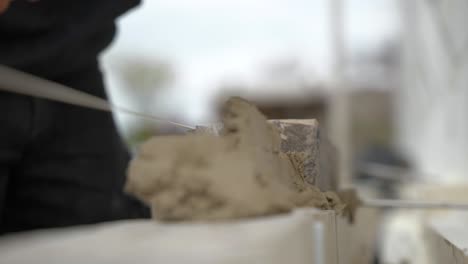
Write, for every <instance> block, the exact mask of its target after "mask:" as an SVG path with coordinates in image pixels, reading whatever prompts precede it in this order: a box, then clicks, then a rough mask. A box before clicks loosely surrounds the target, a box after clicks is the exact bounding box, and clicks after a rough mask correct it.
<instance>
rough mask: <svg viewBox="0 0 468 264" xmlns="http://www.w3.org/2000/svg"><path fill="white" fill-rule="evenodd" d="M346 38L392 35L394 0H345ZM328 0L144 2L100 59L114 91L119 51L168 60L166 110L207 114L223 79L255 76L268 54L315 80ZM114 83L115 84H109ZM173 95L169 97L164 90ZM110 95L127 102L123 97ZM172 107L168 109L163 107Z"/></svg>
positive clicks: (355, 42) (372, 41)
mask: <svg viewBox="0 0 468 264" xmlns="http://www.w3.org/2000/svg"><path fill="white" fill-rule="evenodd" d="M344 2H346V17H345V18H346V20H345V21H346V43H347V45H348V48H349V49H350V50H356V49H361V50H362V49H364V50H365V49H369V48H372V47H375V46H376V45H378V44H379V43H381V42H382V41H384V40H385V39H388V38H390V37H392V36H394V35H395V34H396V33H397V32H398V28H399V26H398V19H397V12H396V6H395V2H396V1H395V0H367V1H366V0H347V1H344ZM328 3H329V1H328V0H151V1H150V0H146V1H143V5H142V6H141V7H139V8H138V9H135V10H134V11H133V12H130V13H129V14H127V15H125V16H124V17H123V18H122V19H121V20H120V21H119V27H120V29H119V35H118V38H117V39H116V41H115V43H114V45H113V46H112V48H111V49H109V50H108V52H107V53H106V54H105V56H104V63H105V66H106V67H105V69H106V72H107V73H108V84H109V86H110V88H111V90H113V91H116V90H118V86H119V83H118V81H117V79H118V78H116V76H115V73H112V63H114V62H115V60H118V59H119V57H122V56H127V57H128V56H132V57H133V56H134V57H136V58H138V57H142V58H145V59H149V60H151V59H153V58H154V59H155V60H160V59H163V60H167V61H170V62H171V63H172V64H173V66H174V67H175V69H176V70H177V77H178V79H177V83H175V89H173V93H180V91H183V95H180V96H178V97H177V99H171V100H176V101H174V102H171V103H170V104H169V105H165V106H164V107H163V108H165V109H175V108H178V109H179V110H180V108H184V109H182V110H180V111H181V113H178V115H182V116H183V118H185V119H189V120H191V121H194V122H197V121H199V120H203V119H204V118H205V116H206V111H207V107H206V105H205V104H206V102H207V101H206V100H207V98H208V97H209V95H210V94H213V93H214V92H215V91H216V89H218V87H219V84H220V82H222V81H223V80H229V79H236V80H242V81H245V82H249V81H253V80H255V79H256V78H258V73H259V69H260V68H261V67H262V66H265V64H266V63H268V62H269V61H271V60H272V59H281V58H289V57H297V58H300V59H301V61H302V63H303V64H304V67H306V68H307V69H310V72H311V73H312V72H313V73H314V74H311V76H314V78H316V77H317V76H318V77H319V78H321V79H324V80H326V79H328V78H329V77H330V65H331V59H332V50H331V42H330V41H331V36H330V31H329V20H330V19H329V13H330V12H329V9H328V6H327V5H328ZM114 88H115V89H114ZM167 96H168V98H174V96H173V95H171V94H169V95H167ZM113 99H114V100H116V101H117V102H118V103H119V104H126V101H125V96H124V95H122V94H120V95H119V93H118V91H116V92H113ZM170 111H172V110H169V112H170Z"/></svg>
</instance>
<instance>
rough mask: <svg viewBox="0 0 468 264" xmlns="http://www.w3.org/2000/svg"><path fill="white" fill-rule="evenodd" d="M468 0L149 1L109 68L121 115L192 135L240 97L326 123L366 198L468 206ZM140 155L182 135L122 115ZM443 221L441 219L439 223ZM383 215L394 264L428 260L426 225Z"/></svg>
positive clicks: (110, 56)
mask: <svg viewBox="0 0 468 264" xmlns="http://www.w3.org/2000/svg"><path fill="white" fill-rule="evenodd" d="M467 11H468V1H462V0H451V1H442V0H412V1H397V0H359V1H358V0H287V1H286V0H151V1H149V0H147V1H143V4H142V5H141V6H140V7H139V8H138V9H135V10H134V11H133V12H131V13H129V14H128V15H126V16H124V17H122V18H121V19H120V21H119V28H120V29H119V35H118V38H117V40H116V41H115V42H114V44H113V46H112V47H111V48H110V49H109V50H107V52H106V53H105V54H103V56H102V62H103V67H104V69H103V70H104V71H105V73H106V82H107V86H108V88H109V90H110V94H111V98H112V100H113V101H114V103H116V104H118V105H122V106H127V107H128V108H132V109H135V110H139V111H144V112H147V113H152V114H154V115H157V116H161V117H166V118H171V119H176V120H178V121H181V122H184V123H189V124H206V123H210V122H215V121H216V120H217V116H218V115H217V113H218V109H219V106H220V105H221V103H222V102H223V101H224V100H225V99H226V98H227V97H228V96H232V95H238V96H242V97H244V98H246V99H248V100H250V101H253V102H255V103H256V104H257V105H258V106H259V108H260V109H261V111H262V112H263V113H265V114H266V115H267V116H268V117H269V118H271V119H278V118H317V119H318V120H319V122H320V123H321V125H322V129H323V130H324V131H325V133H326V134H327V135H328V136H329V137H330V138H331V139H332V142H334V143H335V145H336V147H337V148H338V150H339V153H340V169H341V174H340V177H341V178H340V180H341V184H342V186H348V185H353V186H356V188H358V189H359V190H360V192H361V193H362V195H369V196H372V197H381V198H382V197H383V198H415V199H438V198H444V199H445V200H456V201H459V200H464V201H468V199H467V198H468V197H467V196H466V194H464V193H465V190H468V189H467V188H466V186H467V185H466V182H467V180H468V174H467V173H466V172H467V171H468V136H467V135H468V121H467V120H468V118H467V117H466V114H467V113H468V89H467V86H468V74H466V73H467V72H468V69H467V67H468V31H467V30H466V29H465V25H467V24H468V21H467V20H468V16H467ZM116 118H117V120H118V121H119V124H120V129H121V131H122V133H123V135H124V136H125V138H126V139H127V141H128V143H129V145H130V146H132V147H136V146H138V144H139V143H140V142H141V141H142V140H144V139H147V138H148V137H149V136H152V135H155V134H170V133H179V132H181V131H177V130H175V129H174V128H173V127H165V126H161V125H155V124H153V123H145V122H144V121H143V120H140V119H136V118H134V117H130V116H125V115H117V116H116ZM432 213H434V212H431V214H432ZM426 214H427V213H421V212H398V211H394V212H392V213H388V214H386V216H384V219H383V221H381V222H382V223H383V224H382V226H381V227H379V228H381V231H380V232H378V233H377V234H378V237H380V240H379V242H378V243H379V245H381V246H380V249H379V252H377V253H376V255H378V256H379V257H380V259H381V261H382V262H383V263H406V262H404V261H411V262H414V263H427V262H424V261H425V260H424V258H425V256H426V255H425V252H424V250H425V249H424V248H422V246H421V245H422V244H423V243H420V242H421V240H422V239H423V238H421V235H420V224H419V223H420V220H421V219H425V217H426Z"/></svg>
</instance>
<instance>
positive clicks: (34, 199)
mask: <svg viewBox="0 0 468 264" xmlns="http://www.w3.org/2000/svg"><path fill="white" fill-rule="evenodd" d="M138 2H139V1H138V0H66V1H64V0H39V1H37V0H36V1H28V0H15V1H6V0H0V64H4V65H7V66H9V67H13V68H16V69H18V70H21V71H25V72H28V73H31V74H34V75H37V76H40V77H42V78H45V79H49V80H52V81H55V82H58V83H61V84H64V85H67V86H70V87H73V88H75V89H79V90H81V91H84V92H87V93H90V94H93V95H97V96H99V97H102V98H105V97H106V93H105V90H104V85H103V80H102V74H101V71H100V69H99V62H98V56H99V53H100V52H101V51H102V50H103V49H104V48H106V47H107V46H108V45H109V43H110V42H111V41H112V39H113V37H114V35H115V19H116V18H117V17H118V16H119V15H120V14H122V13H124V12H125V11H126V10H128V9H130V8H132V7H134V6H136V5H138ZM0 78H1V76H0ZM128 160H129V154H128V152H127V149H126V147H125V145H124V144H123V142H122V140H121V138H120V137H119V135H118V134H117V130H116V126H115V124H114V121H113V119H112V115H111V114H109V113H104V112H98V111H93V110H88V109H83V108H79V107H75V106H70V105H65V104H61V103H57V102H52V101H48V100H42V99H35V98H30V97H25V96H21V95H16V94H10V93H4V92H0V233H6V232H15V231H22V230H29V229H36V228H48V227H59V226H70V225H78V224H89V223H96V222H102V221H109V220H117V219H128V218H141V217H147V216H148V215H149V211H148V209H147V208H146V207H144V206H143V205H142V204H141V203H140V202H138V201H137V200H135V199H133V198H132V197H130V196H128V195H126V194H125V193H124V192H123V184H124V181H125V171H126V166H127V163H128Z"/></svg>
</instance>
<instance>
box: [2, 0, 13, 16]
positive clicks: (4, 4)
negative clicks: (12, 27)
mask: <svg viewBox="0 0 468 264" xmlns="http://www.w3.org/2000/svg"><path fill="white" fill-rule="evenodd" d="M10 2H11V0H0V14H1V13H3V12H5V10H7V8H8V6H9V5H10Z"/></svg>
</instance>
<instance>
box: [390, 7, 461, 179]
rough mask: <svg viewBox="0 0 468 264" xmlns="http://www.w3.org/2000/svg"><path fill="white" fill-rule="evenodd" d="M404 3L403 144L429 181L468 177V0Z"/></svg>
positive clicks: (399, 99)
mask: <svg viewBox="0 0 468 264" xmlns="http://www.w3.org/2000/svg"><path fill="white" fill-rule="evenodd" d="M401 3H402V5H401V6H402V14H403V16H402V19H403V47H404V53H403V65H402V66H403V73H404V76H403V87H402V88H401V89H400V90H399V91H398V93H397V98H396V99H397V103H398V104H399V105H398V107H397V121H398V125H399V131H398V132H399V145H400V147H401V148H402V149H403V150H404V151H406V152H407V154H408V155H409V157H410V158H411V159H412V161H413V162H414V163H415V166H416V169H418V170H421V171H423V172H425V173H427V174H428V176H426V178H427V180H430V181H435V182H453V181H458V180H460V179H463V180H465V181H468V1H465V0H445V1H444V0H411V1H405V0H402V1H401Z"/></svg>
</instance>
